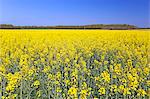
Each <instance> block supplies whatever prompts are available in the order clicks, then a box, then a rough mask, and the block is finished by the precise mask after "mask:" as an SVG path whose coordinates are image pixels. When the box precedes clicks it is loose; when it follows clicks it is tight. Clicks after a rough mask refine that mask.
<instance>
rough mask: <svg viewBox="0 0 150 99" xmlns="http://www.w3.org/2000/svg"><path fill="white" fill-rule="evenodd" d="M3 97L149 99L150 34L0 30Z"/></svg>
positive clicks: (109, 31) (0, 73)
mask: <svg viewBox="0 0 150 99" xmlns="http://www.w3.org/2000/svg"><path fill="white" fill-rule="evenodd" d="M0 97H2V99H26V98H27V99H51V98H52V99H61V98H63V99H66V98H67V99H77V98H79V99H93V98H94V99H96V98H101V99H103V98H110V97H111V98H112V99H114V98H116V99H118V98H124V99H126V98H140V99H141V98H145V99H148V98H149V97H150V33H149V30H0Z"/></svg>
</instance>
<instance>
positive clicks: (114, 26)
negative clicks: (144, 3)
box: [0, 24, 137, 30]
mask: <svg viewBox="0 0 150 99" xmlns="http://www.w3.org/2000/svg"><path fill="white" fill-rule="evenodd" d="M136 28H137V27H136V26H133V25H128V24H109V25H104V24H95V25H82V26H14V25H11V24H1V25H0V29H108V30H112V29H118V30H123V29H136Z"/></svg>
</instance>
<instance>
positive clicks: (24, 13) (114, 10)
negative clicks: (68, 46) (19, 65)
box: [0, 0, 150, 27]
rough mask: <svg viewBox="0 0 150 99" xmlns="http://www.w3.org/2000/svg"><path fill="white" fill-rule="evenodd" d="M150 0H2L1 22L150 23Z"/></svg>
mask: <svg viewBox="0 0 150 99" xmlns="http://www.w3.org/2000/svg"><path fill="white" fill-rule="evenodd" d="M149 5H150V0H0V24H1V23H7V24H8V23H10V24H14V25H84V24H116V23H117V24H122V23H125V24H133V25H137V26H139V27H148V26H150V11H149V9H150V8H149Z"/></svg>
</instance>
